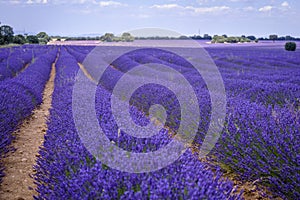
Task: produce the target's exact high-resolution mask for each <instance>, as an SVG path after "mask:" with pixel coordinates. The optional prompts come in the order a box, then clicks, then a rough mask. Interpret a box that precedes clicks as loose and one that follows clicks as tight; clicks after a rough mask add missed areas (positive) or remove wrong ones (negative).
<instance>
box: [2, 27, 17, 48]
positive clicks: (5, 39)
mask: <svg viewBox="0 0 300 200" xmlns="http://www.w3.org/2000/svg"><path fill="white" fill-rule="evenodd" d="M13 38H14V31H13V28H12V27H10V26H8V25H3V26H1V27H0V45H1V44H2V45H3V44H9V43H11V42H13Z"/></svg>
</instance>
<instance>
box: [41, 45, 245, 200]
mask: <svg viewBox="0 0 300 200" xmlns="http://www.w3.org/2000/svg"><path fill="white" fill-rule="evenodd" d="M68 51H69V52H71V53H72V51H73V50H72V49H70V48H68ZM68 51H67V49H64V48H63V49H62V51H61V54H60V57H59V59H58V61H57V64H56V68H57V75H56V78H55V89H54V93H53V100H52V109H51V110H50V120H49V123H48V131H47V134H46V136H45V142H44V147H43V149H41V150H40V155H41V157H39V159H38V161H37V162H38V163H37V166H36V170H37V174H36V180H37V183H38V192H39V196H38V197H36V198H38V199H56V198H62V199H180V198H181V199H186V198H188V199H227V198H228V199H234V198H236V199H239V198H240V197H239V196H234V195H233V194H232V192H233V191H234V189H233V184H232V183H231V182H229V181H226V180H223V179H221V178H220V177H221V173H220V171H219V170H217V171H216V172H215V173H213V172H212V171H210V170H208V169H207V168H206V167H205V165H204V164H203V163H201V162H200V161H199V160H198V159H197V157H195V156H194V155H193V154H192V153H191V152H190V151H187V152H186V153H185V154H184V155H182V156H181V157H180V158H179V159H178V160H177V161H176V162H174V163H173V164H171V165H169V166H168V167H166V168H164V169H161V170H159V171H156V172H151V173H142V174H134V173H133V174H132V173H126V172H121V171H118V170H114V169H112V168H110V167H108V166H106V165H105V164H103V163H101V162H100V161H97V160H96V159H95V158H94V157H93V156H92V155H91V154H90V153H89V152H88V151H87V150H86V148H85V147H84V146H83V144H82V142H81V141H80V138H79V136H78V133H77V130H76V127H75V124H74V121H73V113H72V92H73V86H74V83H75V76H76V73H77V72H78V70H79V67H78V64H77V62H78V61H77V60H76V59H75V58H74V57H73V56H71V55H70V54H69V53H68ZM135 56H137V57H140V56H143V57H147V52H141V53H139V55H138V54H137V55H135ZM76 58H77V59H78V60H80V59H81V58H80V56H76ZM122 59H123V60H122ZM125 59H127V57H123V58H121V60H119V63H120V64H122V63H124V62H125ZM151 59H152V58H151ZM151 59H150V60H151ZM152 60H153V59H152ZM155 60H158V59H155ZM115 65H116V66H117V67H118V68H121V67H122V65H120V66H118V64H117V63H115ZM113 73H115V74H117V76H118V74H119V73H120V71H119V70H115V71H114V72H109V71H108V72H107V76H110V75H112V74H113ZM114 81H116V80H114ZM102 83H103V84H99V85H98V87H97V94H96V113H97V116H99V118H98V121H99V125H100V126H101V127H102V128H103V130H105V133H106V135H107V137H109V139H111V140H112V141H114V140H115V141H116V145H119V146H120V147H122V148H124V149H126V148H127V149H129V150H132V151H138V152H144V151H150V150H153V149H152V146H153V145H154V146H155V147H156V148H157V147H159V146H161V145H163V144H166V143H168V142H169V141H170V140H171V138H170V137H169V134H168V132H167V130H161V132H160V134H158V135H156V136H154V137H152V138H150V139H148V140H135V139H133V138H130V137H128V136H127V135H126V133H123V132H122V133H120V134H121V135H120V136H117V135H118V128H117V127H116V124H115V122H114V119H113V116H112V113H111V111H109V103H110V97H111V91H109V90H107V88H106V87H107V86H109V85H110V84H112V83H111V82H106V81H105V80H102ZM105 84H106V85H105ZM157 89H158V90H159V88H157ZM131 110H132V118H133V119H134V120H135V121H137V123H141V124H144V123H146V120H147V119H146V118H145V117H140V114H141V113H140V112H139V111H138V110H136V109H135V108H134V107H131ZM117 138H118V139H117ZM130 147H132V148H130Z"/></svg>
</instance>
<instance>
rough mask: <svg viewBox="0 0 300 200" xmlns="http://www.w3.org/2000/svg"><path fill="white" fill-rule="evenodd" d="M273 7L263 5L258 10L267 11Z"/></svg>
mask: <svg viewBox="0 0 300 200" xmlns="http://www.w3.org/2000/svg"><path fill="white" fill-rule="evenodd" d="M272 9H273V7H272V6H264V7H261V8H259V9H258V11H259V12H269V11H271V10H272Z"/></svg>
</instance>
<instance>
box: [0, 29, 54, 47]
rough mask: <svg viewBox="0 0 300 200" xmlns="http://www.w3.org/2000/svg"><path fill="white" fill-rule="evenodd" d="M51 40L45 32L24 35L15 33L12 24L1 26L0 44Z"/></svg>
mask: <svg viewBox="0 0 300 200" xmlns="http://www.w3.org/2000/svg"><path fill="white" fill-rule="evenodd" d="M50 40H51V37H50V36H48V34H47V33H45V32H40V33H38V34H37V35H27V34H25V35H22V34H17V35H15V34H14V30H13V28H12V27H11V26H8V25H2V26H0V45H7V44H11V43H14V44H26V43H29V44H47V43H48V42H49V41H50Z"/></svg>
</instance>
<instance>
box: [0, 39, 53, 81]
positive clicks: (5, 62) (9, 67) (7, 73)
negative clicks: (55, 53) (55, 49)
mask: <svg viewBox="0 0 300 200" xmlns="http://www.w3.org/2000/svg"><path fill="white" fill-rule="evenodd" d="M47 51H48V49H47V48H46V47H43V46H34V45H23V46H20V47H12V48H3V49H1V50H0V81H2V80H5V79H9V78H13V77H15V76H17V75H18V73H20V72H21V71H22V70H24V69H25V68H26V66H28V65H29V64H30V63H32V62H34V60H35V58H37V57H38V56H40V55H42V54H45V53H46V52H47Z"/></svg>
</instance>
